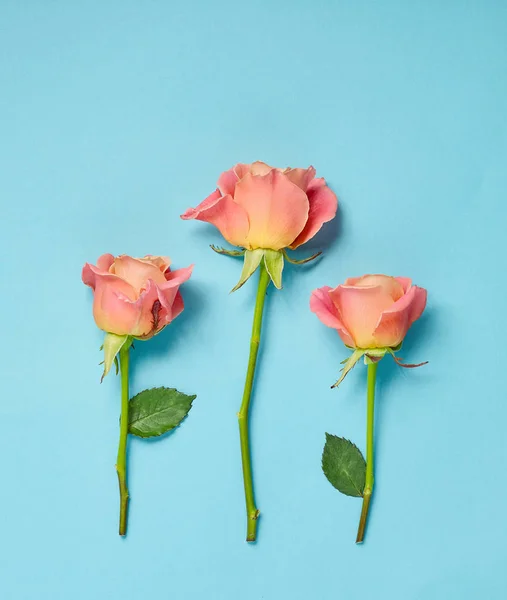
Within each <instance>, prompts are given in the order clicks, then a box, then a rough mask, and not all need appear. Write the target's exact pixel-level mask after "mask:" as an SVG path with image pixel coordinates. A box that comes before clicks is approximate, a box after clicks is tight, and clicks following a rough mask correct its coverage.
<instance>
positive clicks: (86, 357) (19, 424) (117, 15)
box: [0, 0, 507, 600]
mask: <svg viewBox="0 0 507 600" xmlns="http://www.w3.org/2000/svg"><path fill="white" fill-rule="evenodd" d="M506 31H507V4H506V3H505V2H502V1H494V0H489V1H485V0H482V1H479V0H477V1H471V2H458V1H447V2H437V1H429V2H403V1H401V0H400V1H394V0H385V1H384V2H373V1H352V0H349V1H346V2H345V1H341V2H340V1H331V0H328V1H323V0H316V1H315V2H311V3H310V2H307V1H302V0H293V1H292V2H288V1H287V0H275V1H268V0H259V1H258V2H255V3H238V2H225V1H223V0H216V1H214V2H204V1H192V0H189V1H187V2H181V3H176V2H162V1H161V0H159V1H150V2H139V1H138V2H134V1H122V2H120V1H113V0H111V1H109V2H97V1H89V2H63V1H57V0H54V1H51V2H34V1H32V2H29V1H27V2H22V3H21V2H14V1H9V0H4V1H3V2H2V3H1V5H0V89H1V93H0V132H1V133H0V171H1V175H0V194H1V202H2V218H1V227H2V235H1V237H0V244H1V264H0V271H1V280H2V282H3V285H2V295H1V299H0V307H1V312H2V315H3V318H2V330H1V334H2V335H1V346H0V353H1V363H0V364H1V367H2V378H1V383H2V386H1V390H2V391H1V398H0V426H1V433H0V581H1V584H0V590H1V591H0V595H1V596H2V598H5V599H6V600H46V599H47V600H69V599H72V600H85V599H89V598H111V599H118V600H119V599H122V600H134V599H137V598H145V599H149V598H171V599H178V600H179V599H182V600H183V599H184V600H201V599H206V600H237V599H241V600H281V599H290V600H307V599H308V600H313V599H319V600H334V599H337V598H343V599H346V600H356V599H370V598H375V599H376V600H454V599H459V600H469V599H470V600H475V599H478V598H480V599H487V600H500V599H502V598H505V587H506V584H507V576H506V574H505V573H506V571H505V563H506V559H507V551H506V547H505V539H506V534H507V520H506V517H505V505H506V502H507V477H506V469H507V467H506V462H507V461H506V459H507V438H506V435H505V423H506V422H507V394H506V388H505V375H504V374H505V361H506V358H507V357H506V346H505V341H506V339H507V324H506V316H505V315H506V306H507V304H506V297H507V283H506V270H505V230H506V224H507V209H506V205H507V196H506V189H507V171H506V164H507V151H506V150H507V144H506V133H507V117H506V106H507V75H506V74H507V36H506ZM253 160H264V161H266V162H268V163H270V164H273V165H276V166H286V165H291V166H294V167H296V166H301V167H303V166H304V167H306V166H308V165H309V164H313V165H314V166H315V167H316V169H317V172H318V175H319V176H323V177H325V178H326V179H327V180H328V182H329V185H330V186H332V188H333V189H334V190H335V191H336V193H337V194H338V196H339V201H340V207H339V216H338V219H337V220H336V221H335V222H334V223H333V224H330V225H327V226H326V227H325V228H324V229H323V231H322V234H321V235H320V236H319V237H317V238H315V240H314V241H313V242H312V243H311V244H310V245H309V247H308V246H307V247H303V248H301V251H300V252H298V256H299V257H304V256H307V255H308V254H309V253H310V252H314V251H316V249H323V250H324V255H323V258H322V259H320V260H319V261H317V262H316V263H315V264H312V265H308V266H306V267H302V268H296V267H292V266H291V265H287V268H286V271H285V273H284V289H283V290H282V291H280V292H278V291H276V290H274V289H273V288H272V287H271V288H270V292H269V297H268V301H267V305H266V315H265V328H264V337H263V340H262V348H261V354H260V360H259V370H258V377H257V380H256V387H255V396H254V399H253V410H252V443H253V467H254V475H255V486H256V492H257V503H258V506H259V508H260V510H261V513H262V517H261V521H260V527H259V540H258V543H256V544H255V545H247V544H246V543H245V542H244V535H245V514H244V512H245V511H244V504H243V489H242V479H241V468H240V456H239V440H238V431H237V422H236V412H237V410H238V408H239V404H240V400H241V394H242V388H243V382H244V375H245V369H246V362H247V356H248V344H249V334H250V328H251V319H252V313H253V305H254V298H255V281H253V280H252V281H249V282H248V283H247V284H246V285H245V286H244V287H243V288H242V289H241V290H239V291H238V292H236V293H234V294H232V295H229V290H230V289H231V288H232V287H233V285H234V284H235V283H236V282H237V280H238V278H239V274H240V270H241V262H240V260H237V259H232V258H227V257H223V256H218V255H217V254H215V253H213V252H212V251H211V250H210V249H209V247H208V245H209V244H211V243H214V244H218V245H221V244H222V243H223V242H222V239H221V237H220V235H219V233H218V232H217V231H216V230H215V229H214V228H213V227H211V226H209V225H206V224H203V223H198V222H183V221H182V220H180V219H179V215H180V214H181V213H182V212H183V211H184V210H185V209H186V208H188V207H189V206H195V205H197V204H198V203H199V202H200V201H201V200H202V199H204V198H205V197H206V196H207V195H208V194H209V193H210V192H212V191H213V189H214V187H215V184H216V180H217V178H218V175H219V174H220V172H221V171H223V170H225V169H227V168H229V167H230V166H232V165H233V164H234V163H235V162H239V161H242V162H250V161H253ZM104 252H111V253H113V254H120V253H129V254H131V255H134V256H142V255H144V254H148V253H150V254H167V255H169V256H171V257H172V259H173V264H174V266H175V267H182V266H186V265H188V264H190V263H195V270H194V274H193V276H192V278H191V280H190V282H189V283H188V284H185V285H184V286H183V288H182V293H183V296H184V300H185V303H186V308H185V311H184V313H183V314H182V315H181V317H179V318H178V319H177V320H176V321H175V322H174V323H173V324H172V325H171V326H170V327H169V328H168V329H167V330H166V331H164V332H163V333H162V334H161V335H160V336H159V337H158V338H156V339H155V340H153V341H152V342H149V343H144V344H143V343H139V344H136V350H135V352H134V356H133V359H132V378H131V387H132V393H137V392H139V391H140V390H142V389H144V388H145V387H148V386H156V385H168V386H174V387H177V388H178V389H180V390H181V391H183V392H186V393H192V394H193V393H195V394H197V399H196V400H195V402H194V406H193V408H192V410H191V412H190V415H189V417H188V419H187V420H186V421H185V422H184V423H183V425H182V426H181V428H180V429H178V430H177V431H175V432H174V433H172V434H170V435H169V436H167V438H164V439H161V440H157V441H151V442H150V441H148V442H147V441H142V440H137V439H132V440H131V443H130V447H129V469H130V472H129V484H130V491H131V496H132V502H131V510H130V521H129V533H128V537H127V538H126V539H120V538H119V537H118V535H117V519H118V505H119V502H118V484H117V480H116V474H115V471H114V463H115V458H116V448H117V441H118V440H117V438H118V415H119V401H120V396H119V379H118V378H115V377H114V376H113V375H111V376H109V377H107V379H106V380H105V381H104V383H103V384H102V385H99V381H100V375H101V368H100V367H99V365H98V363H99V362H100V360H102V358H101V355H100V353H99V346H100V344H101V340H102V335H101V333H100V332H99V330H98V329H97V328H96V327H95V324H94V322H93V319H92V314H91V292H90V290H89V289H87V288H85V286H84V285H83V284H82V283H81V280H80V272H81V268H82V266H83V264H84V263H85V261H90V262H94V261H95V260H96V259H97V257H98V256H99V255H100V254H102V253H104ZM376 272H380V273H386V274H392V275H402V276H408V277H412V278H413V280H414V282H415V283H417V284H418V285H421V286H423V287H426V288H427V289H428V294H429V295H428V307H427V310H426V312H425V314H424V316H423V318H422V319H421V320H420V321H419V322H418V323H416V324H415V325H414V327H413V328H412V330H411V331H410V332H409V335H408V337H407V340H406V344H405V346H404V349H403V352H401V353H400V354H401V356H403V358H404V359H405V360H406V361H407V362H420V361H423V360H428V361H429V364H428V365H427V366H425V367H423V368H420V369H415V370H411V371H405V370H402V369H399V368H397V367H396V366H395V365H394V363H393V361H392V360H390V359H388V358H387V359H385V360H383V361H382V363H381V364H380V366H379V383H378V388H377V398H378V401H377V437H376V451H377V454H376V460H377V463H376V488H375V495H374V502H373V506H372V510H371V515H370V523H369V527H368V531H367V539H366V542H365V544H364V545H363V546H360V547H357V546H355V544H354V539H355V533H356V528H357V523H358V519H359V512H360V501H359V500H358V499H355V498H348V497H344V496H342V495H341V494H339V493H338V492H337V491H336V490H334V489H333V488H332V486H331V485H330V484H329V483H328V482H327V480H326V479H325V477H324V476H323V474H322V472H321V468H320V459H321V453H322V448H323V444H324V439H325V432H326V431H328V432H330V433H334V434H337V435H343V436H345V437H347V438H350V439H352V440H353V441H354V442H355V443H356V444H358V445H359V447H360V448H361V449H362V450H363V451H364V442H365V440H364V436H365V377H366V370H365V368H364V366H363V365H358V366H357V367H356V368H355V370H354V371H353V372H352V373H351V374H350V375H349V376H348V377H347V379H346V381H345V382H344V383H343V384H342V386H341V387H340V389H338V390H330V385H331V384H332V383H333V382H334V381H336V379H337V377H338V372H339V368H340V365H339V363H340V361H341V360H343V359H344V358H346V356H347V354H348V353H347V350H346V349H345V348H344V346H343V344H342V343H341V342H340V340H339V338H338V336H337V335H336V333H335V332H334V331H332V330H330V329H327V328H326V327H324V326H323V325H322V324H321V323H320V322H319V321H318V319H317V318H316V317H315V315H313V314H312V313H311V312H310V310H309V306H308V303H309V296H310V292H311V290H313V289H314V288H316V287H320V286H322V285H331V286H334V285H337V284H338V283H340V282H342V281H343V280H344V279H345V278H346V277H349V276H356V275H362V274H364V273H376Z"/></svg>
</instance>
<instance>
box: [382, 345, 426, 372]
mask: <svg viewBox="0 0 507 600" xmlns="http://www.w3.org/2000/svg"><path fill="white" fill-rule="evenodd" d="M397 348H398V349H399V348H401V344H400V345H399V346H397ZM386 351H387V352H389V354H391V356H392V357H393V358H394V362H395V363H396V364H397V365H399V366H400V367H403V368H405V369H416V368H417V367H423V366H424V365H427V364H428V361H427V360H425V361H424V362H422V363H416V364H412V363H405V362H403V359H402V358H400V357H399V356H396V355H395V354H394V353H395V352H396V348H386Z"/></svg>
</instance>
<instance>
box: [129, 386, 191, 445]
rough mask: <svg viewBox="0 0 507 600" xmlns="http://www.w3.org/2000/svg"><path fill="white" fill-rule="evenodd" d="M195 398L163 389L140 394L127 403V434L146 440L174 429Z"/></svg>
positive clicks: (169, 389) (153, 389)
mask: <svg viewBox="0 0 507 600" xmlns="http://www.w3.org/2000/svg"><path fill="white" fill-rule="evenodd" d="M195 398H196V396H187V395H186V394H183V393H181V392H178V390H176V389H174V388H165V387H159V388H152V389H150V390H144V391H142V392H140V393H139V394H137V396H134V397H133V398H132V399H131V400H130V402H129V433H132V434H133V435H137V436H138V437H142V438H148V437H154V436H157V435H162V434H164V433H166V432H167V431H170V430H171V429H174V428H175V427H177V426H178V425H179V424H180V423H181V422H182V421H183V419H184V418H185V417H186V416H187V414H188V411H189V410H190V408H191V407H192V402H193V401H194V400H195Z"/></svg>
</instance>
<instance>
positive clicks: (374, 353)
mask: <svg viewBox="0 0 507 600" xmlns="http://www.w3.org/2000/svg"><path fill="white" fill-rule="evenodd" d="M386 352H388V348H368V349H367V350H365V351H364V364H365V365H371V364H372V363H376V362H378V361H379V360H382V359H383V358H384V356H385V355H386Z"/></svg>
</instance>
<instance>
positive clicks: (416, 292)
mask: <svg viewBox="0 0 507 600" xmlns="http://www.w3.org/2000/svg"><path fill="white" fill-rule="evenodd" d="M425 306H426V290H425V289H424V288H420V287H417V286H415V285H412V280H411V279H408V278H406V277H389V276H387V275H363V277H353V278H351V279H347V280H346V281H345V283H344V284H343V285H339V286H338V287H335V288H334V289H332V288H330V287H328V286H325V287H322V288H319V289H317V290H314V291H313V292H312V295H311V298H310V308H311V310H312V311H313V312H314V313H315V314H316V315H317V316H318V317H319V319H320V320H321V321H322V322H323V323H324V325H327V326H328V327H332V328H334V329H336V330H337V331H338V334H339V336H340V337H341V339H342V340H343V342H344V343H345V344H346V345H347V346H351V347H353V348H395V347H396V346H398V345H399V344H400V343H401V342H402V341H403V339H404V337H405V335H406V333H407V331H408V329H409V327H410V326H411V325H412V323H413V322H414V321H417V319H418V318H419V317H420V316H421V315H422V313H423V311H424V308H425Z"/></svg>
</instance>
